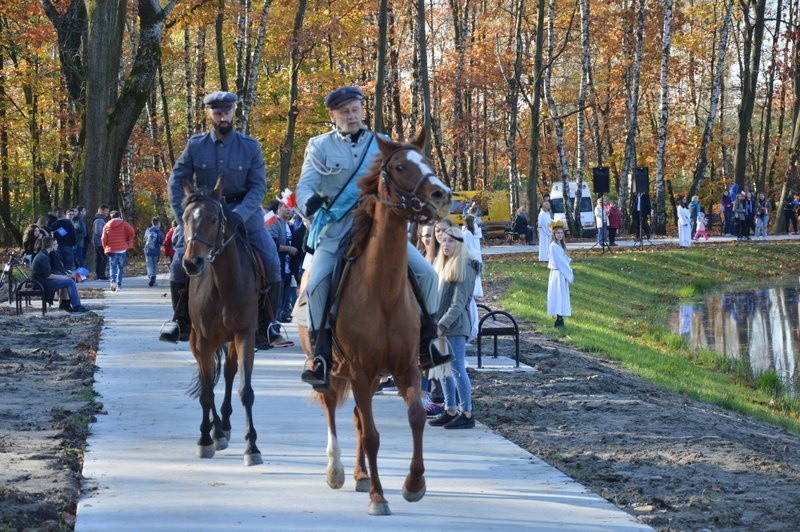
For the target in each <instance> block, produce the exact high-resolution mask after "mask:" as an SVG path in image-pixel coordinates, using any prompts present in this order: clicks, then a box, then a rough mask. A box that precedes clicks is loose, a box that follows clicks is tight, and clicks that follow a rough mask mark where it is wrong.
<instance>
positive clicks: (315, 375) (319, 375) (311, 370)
mask: <svg viewBox="0 0 800 532" xmlns="http://www.w3.org/2000/svg"><path fill="white" fill-rule="evenodd" d="M308 335H309V338H310V340H311V345H312V346H313V349H314V357H313V358H309V359H308V363H309V364H310V365H311V367H309V365H308V364H307V365H306V369H305V370H304V371H303V373H302V374H301V375H300V379H302V381H303V382H307V383H309V384H311V385H312V386H313V387H314V390H316V391H318V392H322V393H324V392H326V391H328V375H330V372H331V361H332V359H333V357H332V355H331V330H330V329H322V330H320V331H311V330H309V331H308Z"/></svg>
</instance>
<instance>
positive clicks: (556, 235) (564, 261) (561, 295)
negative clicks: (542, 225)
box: [547, 220, 574, 327]
mask: <svg viewBox="0 0 800 532" xmlns="http://www.w3.org/2000/svg"><path fill="white" fill-rule="evenodd" d="M550 229H551V230H552V232H553V241H552V242H551V243H550V258H549V260H548V262H547V267H548V268H549V269H550V279H549V281H548V283H547V313H548V314H549V315H550V316H555V317H556V322H555V324H554V325H555V326H556V327H563V326H564V317H565V316H571V315H572V309H571V307H570V301H569V285H570V284H571V283H572V281H573V279H574V275H573V273H572V267H571V266H570V265H569V263H570V262H572V260H571V259H570V258H569V257H568V256H567V246H566V245H565V244H564V230H565V229H566V226H565V225H564V222H562V221H561V220H556V221H555V222H553V223H552V224H550Z"/></svg>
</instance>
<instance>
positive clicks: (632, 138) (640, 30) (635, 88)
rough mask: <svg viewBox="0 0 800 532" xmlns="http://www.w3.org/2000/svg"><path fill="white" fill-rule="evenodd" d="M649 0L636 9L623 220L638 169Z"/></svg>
mask: <svg viewBox="0 0 800 532" xmlns="http://www.w3.org/2000/svg"><path fill="white" fill-rule="evenodd" d="M646 7H647V0H638V7H637V9H636V30H635V31H636V35H635V44H634V57H633V64H632V65H631V66H630V67H631V74H630V75H629V76H628V78H627V80H626V81H627V83H628V130H627V134H626V136H625V156H624V158H623V161H622V172H621V175H620V180H619V208H620V211H621V214H622V219H623V220H627V219H628V193H629V190H630V183H631V179H632V178H633V170H634V168H636V130H637V128H638V127H639V117H638V115H639V78H640V76H641V71H642V41H643V39H644V13H645V10H646Z"/></svg>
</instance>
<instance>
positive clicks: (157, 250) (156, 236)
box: [144, 216, 164, 286]
mask: <svg viewBox="0 0 800 532" xmlns="http://www.w3.org/2000/svg"><path fill="white" fill-rule="evenodd" d="M152 222H153V225H152V226H151V227H148V228H147V231H145V232H144V257H145V260H146V261H147V276H148V277H150V283H149V286H155V284H156V275H157V274H158V260H159V259H160V258H161V244H163V243H164V233H162V232H161V220H160V219H159V218H158V216H154V217H153V219H152Z"/></svg>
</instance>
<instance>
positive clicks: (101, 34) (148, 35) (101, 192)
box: [81, 0, 175, 208]
mask: <svg viewBox="0 0 800 532" xmlns="http://www.w3.org/2000/svg"><path fill="white" fill-rule="evenodd" d="M174 2H175V0H172V1H171V2H170V3H168V4H167V6H166V7H164V8H163V9H162V8H161V7H160V5H159V3H158V0H139V3H138V5H139V17H138V20H139V41H138V43H137V47H136V55H135V58H134V60H133V65H132V66H131V69H130V72H129V74H128V76H127V77H126V78H124V80H123V84H122V87H121V88H120V90H119V94H117V87H118V78H119V76H120V66H121V65H120V59H121V57H122V55H121V53H120V51H121V44H122V34H123V30H124V25H125V18H126V11H125V1H124V0H115V1H107V2H92V3H90V4H89V5H88V10H87V15H88V18H89V27H88V32H87V51H86V65H87V68H86V112H85V120H84V128H85V131H86V136H85V142H84V145H83V152H82V158H81V161H82V163H83V164H82V172H83V180H82V184H83V187H82V194H81V196H82V200H83V202H82V203H83V204H84V205H87V206H89V207H90V208H91V207H92V206H97V205H99V204H101V203H108V204H111V205H117V206H118V203H119V200H120V197H119V192H120V191H119V183H120V181H119V178H120V169H121V165H122V158H123V155H124V153H125V147H126V146H127V143H128V138H129V137H130V134H131V131H132V130H133V127H134V125H135V124H136V121H137V120H138V118H139V115H140V114H141V111H142V109H143V108H144V105H145V103H146V101H147V95H148V94H150V91H151V90H152V88H153V84H154V81H155V77H156V73H157V71H158V64H159V61H160V56H161V39H162V31H163V28H164V20H165V18H166V16H167V14H168V13H169V12H170V11H171V10H172V7H173V6H174Z"/></svg>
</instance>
